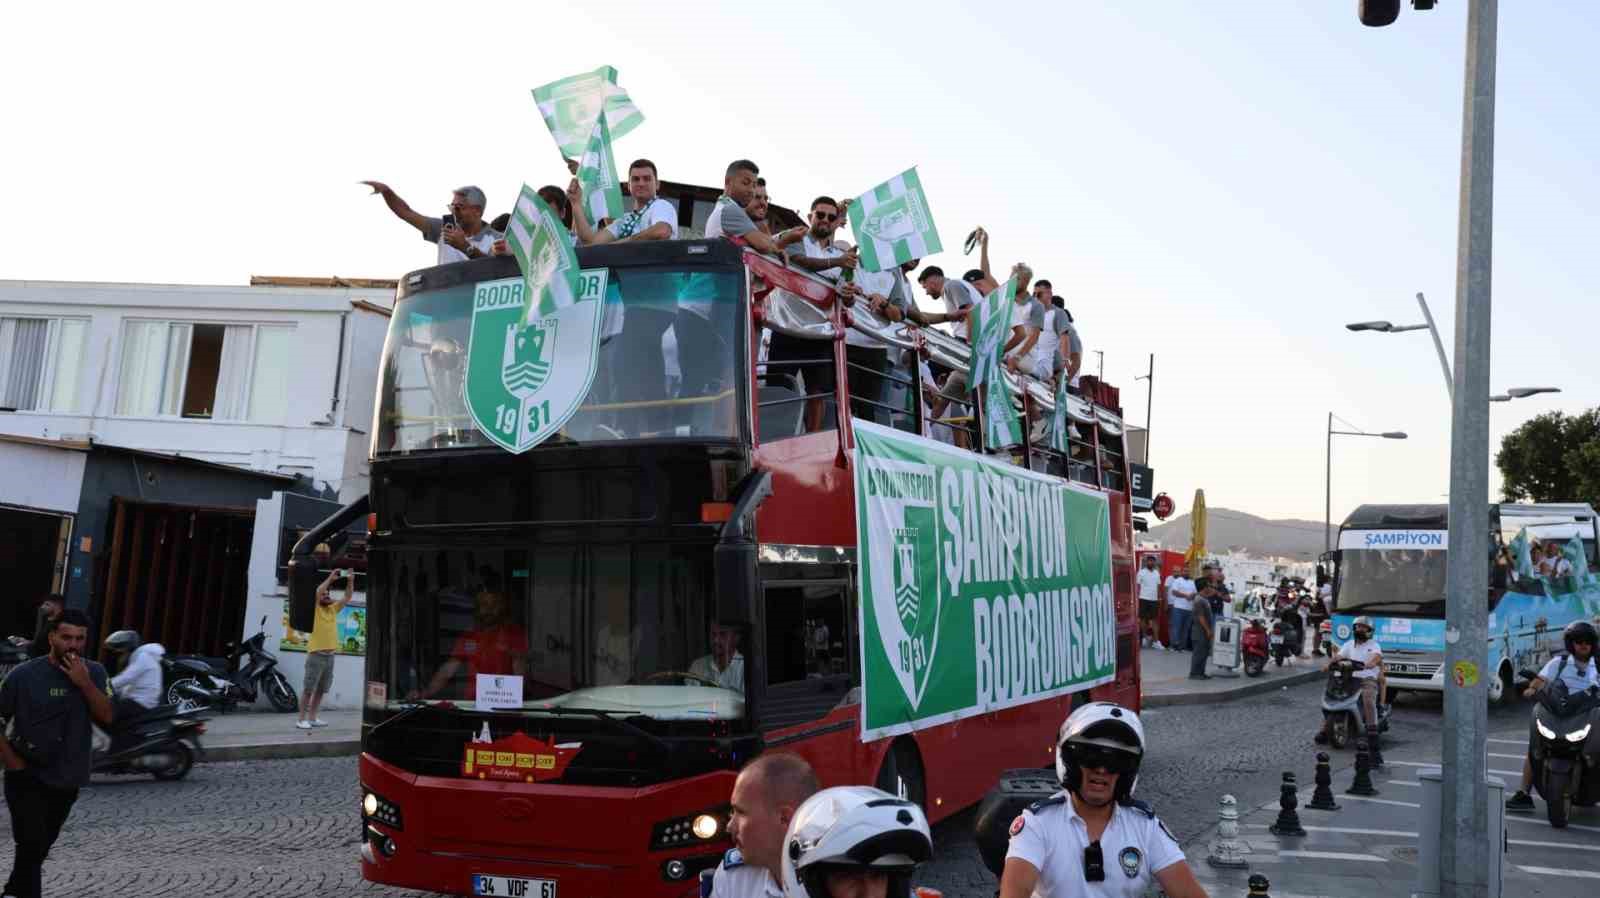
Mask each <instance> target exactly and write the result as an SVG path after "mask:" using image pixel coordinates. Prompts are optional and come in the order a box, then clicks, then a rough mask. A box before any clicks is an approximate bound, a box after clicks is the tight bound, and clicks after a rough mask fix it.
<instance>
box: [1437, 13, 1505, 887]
mask: <svg viewBox="0 0 1600 898" xmlns="http://www.w3.org/2000/svg"><path fill="white" fill-rule="evenodd" d="M1498 16H1499V2H1498V0H1470V2H1469V3H1468V6H1467V48H1466V76H1465V97H1464V102H1463V110H1462V122H1461V196H1460V210H1459V215H1460V221H1459V224H1458V226H1457V227H1458V230H1457V233H1456V334H1455V377H1454V378H1453V383H1454V390H1453V395H1452V396H1451V403H1452V405H1453V409H1452V412H1451V416H1450V549H1449V556H1448V560H1447V562H1446V570H1445V596H1446V601H1445V634H1444V641H1445V655H1444V658H1445V670H1444V746H1443V748H1444V752H1443V758H1442V761H1443V763H1442V771H1441V774H1442V779H1443V783H1442V787H1443V788H1442V790H1441V791H1442V794H1441V796H1440V798H1441V804H1440V820H1439V890H1440V895H1441V898H1485V896H1487V895H1488V894H1489V854H1488V851H1489V850H1498V847H1499V846H1491V845H1489V833H1488V819H1489V814H1488V798H1489V793H1488V788H1487V787H1486V785H1485V783H1484V777H1485V776H1486V775H1487V773H1488V771H1487V769H1486V767H1487V761H1488V758H1487V757H1486V756H1485V754H1484V751H1485V745H1486V743H1485V739H1486V738H1487V731H1488V723H1489V713H1488V704H1487V700H1488V696H1487V685H1486V683H1485V682H1484V678H1485V677H1489V676H1496V675H1497V674H1496V673H1495V672H1494V671H1490V670H1488V669H1487V667H1488V654H1489V651H1488V645H1489V639H1488V596H1489V569H1488V565H1487V564H1486V563H1485V561H1484V559H1486V558H1488V557H1489V546H1488V542H1489V342H1490V341H1489V324H1490V322H1489V312H1490V293H1489V287H1490V280H1489V277H1490V272H1491V261H1492V239H1493V224H1494V106H1495V38H1496V34H1495V30H1496V20H1497V18H1498ZM1486 849H1487V850H1486Z"/></svg>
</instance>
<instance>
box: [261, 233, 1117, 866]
mask: <svg viewBox="0 0 1600 898" xmlns="http://www.w3.org/2000/svg"><path fill="white" fill-rule="evenodd" d="M578 258H579V262H580V265H581V267H582V268H583V269H584V270H585V271H586V272H594V273H601V272H603V275H604V276H603V277H602V278H597V280H596V281H595V283H597V284H598V283H603V284H604V287H603V289H604V297H603V302H604V304H605V316H606V323H605V325H604V327H603V329H602V332H601V333H602V343H601V346H600V350H599V359H598V365H597V371H596V374H595V377H594V379H593V381H592V385H591V386H590V387H589V391H588V394H587V396H586V398H585V399H584V401H583V404H582V406H581V407H580V408H579V409H578V411H577V412H576V413H574V414H573V415H572V417H571V418H570V419H569V420H568V421H567V422H566V423H565V424H564V425H563V426H562V427H561V429H560V431H559V432H558V433H556V434H555V435H553V436H551V437H549V438H548V439H546V440H545V441H544V442H542V443H541V444H539V445H537V446H535V447H533V448H531V449H529V450H527V451H524V452H521V453H519V454H514V453H512V452H508V451H506V450H505V449H502V448H501V447H500V446H498V445H495V444H494V443H493V442H491V441H490V440H489V439H487V438H486V437H485V434H484V433H483V431H482V430H480V428H479V427H478V426H477V425H476V424H474V421H473V417H472V415H471V413H470V410H469V409H468V408H466V405H467V404H468V401H469V400H468V398H467V397H468V394H470V392H471V391H470V390H469V389H467V388H466V387H464V386H463V384H464V381H465V379H466V378H468V377H469V376H470V374H469V369H468V363H469V359H468V355H469V352H468V347H469V345H470V341H471V333H472V326H473V322H472V317H473V315H474V297H475V296H480V297H481V296H483V295H485V293H484V287H485V285H495V284H502V283H503V284H518V283H520V278H519V276H518V272H517V269H516V267H515V263H514V262H513V261H512V260H510V259H506V258H490V259H482V260H475V261H471V262H463V263H459V264H454V265H446V266H439V267H436V268H429V269H424V270H422V271H418V272H415V273H413V274H411V275H409V276H407V277H406V278H405V279H404V280H403V281H402V284H401V286H400V288H399V292H398V296H397V301H396V305H395V310H394V315H393V319H392V321H393V323H392V325H391V330H390V333H389V336H388V342H387V345H386V348H385V352H384V358H383V369H382V372H381V376H380V386H379V401H378V409H379V410H378V413H377V416H376V420H375V422H374V439H373V448H372V487H371V492H370V496H369V498H368V499H367V500H364V501H362V502H357V503H354V504H352V505H351V506H349V507H347V508H346V509H345V511H344V512H342V513H341V514H339V515H335V516H334V517H332V518H330V519H329V520H328V521H326V522H324V524H323V525H322V526H320V527H319V528H317V529H316V530H314V531H313V532H312V533H311V534H310V535H309V536H308V537H307V538H306V539H305V540H304V541H302V545H303V546H310V545H314V544H315V543H316V542H318V541H319V540H324V539H328V538H330V534H335V533H336V531H338V530H339V529H341V528H343V527H345V526H348V524H349V522H350V521H352V520H355V519H358V518H359V517H361V516H367V517H368V527H369V530H370V535H369V542H368V546H367V553H368V556H367V557H368V572H369V592H368V605H367V607H368V611H369V617H368V642H367V646H368V649H367V681H368V682H367V692H366V709H365V714H364V722H363V751H362V755H361V759H360V777H361V790H362V836H363V839H362V841H363V846H362V862H361V863H362V873H363V875H364V876H365V877H366V878H367V879H370V880H373V881H377V882H383V883H391V884H395V885H400V886H406V887H410V888H416V889H428V890H434V891H440V892H449V893H465V894H474V893H477V894H507V893H510V894H525V895H537V896H541V898H555V896H557V895H562V896H583V895H596V894H616V895H623V894H626V895H659V896H687V895H691V894H694V893H695V891H696V888H697V883H696V878H697V874H698V873H699V872H700V871H701V870H704V869H707V868H709V867H712V866H714V865H715V864H716V863H717V861H718V859H719V858H720V857H721V855H722V854H723V852H724V851H725V850H726V849H727V848H728V847H730V843H729V841H728V839H727V836H726V834H725V827H726V821H727V814H728V799H729V795H730V793H731V790H732V786H733V781H734V778H735V777H736V775H737V773H738V771H739V769H740V768H741V766H742V765H744V764H745V763H746V762H747V761H749V760H750V759H751V758H753V757H755V756H756V755H758V754H760V753H761V752H764V751H772V750H775V749H782V750H786V751H793V752H796V753H799V754H801V755H803V756H804V757H806V758H807V759H808V760H809V761H810V762H811V763H812V765H813V766H814V767H815V768H816V770H817V772H818V774H819V776H820V778H821V780H822V782H823V783H824V784H825V785H837V784H846V783H870V784H876V785H879V786H880V787H883V788H885V789H887V790H890V791H893V792H897V793H900V794H904V795H906V796H909V797H911V798H913V799H914V800H916V801H918V802H920V803H922V804H923V805H924V807H925V808H926V809H927V813H928V816H929V818H930V819H931V820H933V821H938V820H940V819H942V818H944V817H947V816H949V815H950V814H952V813H955V812H956V811H958V810H959V809H961V808H964V807H966V806H968V805H970V804H972V803H974V802H976V801H977V800H978V799H979V798H980V797H981V796H982V795H983V793H984V792H985V790H987V789H988V788H989V787H990V786H992V785H993V784H994V783H995V781H996V779H997V776H998V774H999V773H1000V772H1001V771H1002V770H1004V769H1006V768H1014V767H1030V766H1044V765H1048V764H1050V763H1051V759H1052V757H1053V755H1052V751H1053V742H1054V737H1055V733H1056V729H1057V727H1058V726H1059V725H1060V723H1061V720H1062V719H1063V717H1064V716H1065V715H1066V714H1067V713H1068V712H1069V710H1070V709H1071V707H1073V706H1074V705H1075V704H1077V703H1079V702H1082V701H1084V700H1086V699H1087V698H1088V697H1089V693H1090V691H1089V690H1085V691H1080V692H1078V693H1074V694H1067V695H1057V696H1054V697H1051V698H1048V699H1043V700H1039V701H1035V702H1031V703H1028V704H1022V705H1019V706H1016V707H1010V708H1006V709H1004V710H999V711H995V712H993V713H988V714H983V715H981V716H979V717H976V718H968V719H966V720H963V721H959V722H956V723H953V724H943V725H936V726H929V727H927V728H924V729H920V730H916V731H914V732H910V733H906V734H903V735H899V736H895V737H893V738H884V739H878V740H874V741H867V742H864V741H862V738H861V733H862V722H861V706H860V704H859V695H860V689H859V687H860V686H861V677H862V672H861V669H860V668H861V664H862V661H861V658H862V653H861V651H860V648H859V641H860V634H859V632H858V623H859V613H860V612H859V608H858V601H859V599H858V588H857V575H858V567H857V559H856V545H855V543H856V529H855V521H854V495H853V486H852V477H851V469H850V464H851V455H850V452H851V449H852V429H851V424H850V417H849V415H848V414H847V415H844V416H841V415H840V414H839V412H838V410H839V409H850V410H852V411H853V412H854V413H855V414H856V415H860V416H863V417H873V418H874V419H876V420H877V421H879V422H880V423H885V424H889V425H890V426H893V427H897V428H901V429H903V430H907V431H911V432H915V433H924V434H925V433H928V432H929V429H930V428H931V427H932V426H933V424H934V422H932V421H930V420H929V417H928V411H927V406H926V404H925V402H924V397H923V393H922V390H920V389H918V388H917V387H918V382H917V379H916V368H915V366H914V365H913V364H909V363H910V362H914V361H915V359H916V358H917V357H918V356H919V355H920V356H922V357H924V358H929V359H931V362H932V364H934V365H935V366H946V367H958V366H962V365H964V364H965V363H966V355H965V354H966V346H965V344H964V343H962V342H960V341H958V340H955V339H952V338H950V337H948V336H947V335H944V334H942V333H934V332H931V331H930V330H921V329H918V328H916V327H914V326H910V325H906V324H891V323H889V322H886V321H883V320H881V319H877V318H875V317H874V316H873V315H872V314H871V313H870V312H867V311H866V310H865V309H864V308H862V306H861V304H858V305H857V307H856V308H855V309H853V310H850V311H846V310H844V309H842V308H840V303H839V301H838V299H837V296H836V294H835V291H834V285H833V284H832V283H830V282H828V281H826V280H823V279H821V278H818V277H816V276H813V275H810V274H808V273H802V272H799V271H797V270H791V269H789V268H787V267H786V266H785V265H784V263H782V262H781V261H778V260H776V259H773V258H769V257H765V256H762V255H760V254H758V253H755V252H754V251H751V250H749V249H746V248H743V247H741V246H738V245H735V244H734V243H731V242H729V241H726V240H711V241H695V240H686V241H668V242H659V243H629V244H621V245H616V244H613V245H608V246H598V247H586V248H582V249H580V250H579V251H578ZM766 327H771V328H774V329H777V330H779V331H782V332H785V333H787V334H789V335H790V336H795V337H800V338H810V339H811V340H812V342H811V343H810V344H806V345H814V347H815V358H812V359H801V360H795V359H793V358H789V359H786V360H783V361H768V360H764V358H763V357H762V354H761V352H760V350H759V347H760V342H761V341H760V336H761V333H762V330H763V328H766ZM846 329H854V330H855V331H857V332H858V333H859V334H865V335H868V336H871V337H873V338H875V339H878V340H880V341H881V342H882V344H883V345H884V347H885V350H886V351H887V352H889V353H890V354H891V356H890V357H894V356H899V357H900V359H901V361H903V362H907V363H908V364H904V365H893V366H888V367H887V369H885V368H882V367H875V366H870V365H860V364H857V363H856V361H854V360H858V359H859V356H854V357H853V356H852V355H851V353H849V352H847V349H846V342H845V340H844V339H843V338H844V332H845V330H846ZM508 339H509V338H508ZM852 342H856V343H858V344H860V343H861V341H860V340H859V339H858V340H854V341H852ZM673 343H676V347H674V346H673ZM508 346H509V344H508ZM902 351H903V352H902ZM510 352H511V350H510V349H509V348H508V349H507V354H508V356H509V354H510ZM674 355H676V360H675V364H674V358H673V356H674ZM496 364H498V362H497V363H496ZM821 365H826V366H827V367H828V368H830V369H831V370H832V371H833V373H834V375H835V377H833V378H832V381H833V383H832V384H831V385H829V387H828V389H826V390H823V389H820V388H811V389H810V390H809V391H808V388H807V387H806V381H807V380H808V379H809V380H812V381H813V382H817V381H818V379H817V378H816V376H815V374H814V373H809V374H808V373H807V372H817V371H820V370H822V369H821V368H820V367H819V366H821ZM550 376H551V377H554V376H555V375H554V374H550ZM873 379H877V380H878V381H879V382H880V386H879V387H877V388H874V389H871V398H868V397H867V396H856V397H852V396H851V394H850V388H851V385H852V384H856V385H858V386H859V385H860V384H864V383H871V382H872V381H873ZM1086 384H1087V386H1086V388H1085V389H1084V391H1083V393H1084V396H1083V398H1081V399H1077V398H1075V399H1073V400H1072V403H1073V404H1072V407H1071V408H1070V409H1069V412H1070V415H1071V420H1072V422H1073V429H1072V433H1073V434H1074V436H1073V443H1072V447H1071V449H1070V451H1067V452H1055V451H1052V450H1050V449H1048V448H1045V447H1043V446H1039V445H1032V444H1025V445H1023V446H1021V447H1013V448H1011V449H1008V450H1004V455H1005V457H1008V458H1009V460H1010V461H1012V462H1013V463H1016V464H1024V465H1028V466H1030V467H1032V468H1033V469H1034V470H1037V471H1044V472H1048V473H1053V474H1056V475H1058V476H1062V477H1064V478H1067V479H1070V480H1074V481H1076V482H1078V483H1080V484H1084V485H1087V486H1089V487H1091V488H1093V489H1096V490H1100V491H1103V492H1104V493H1105V494H1106V495H1107V496H1108V498H1109V509H1110V521H1111V539H1110V545H1111V555H1112V574H1111V578H1112V582H1113V584H1114V588H1113V591H1114V594H1115V599H1114V601H1115V617H1116V662H1115V672H1114V679H1113V680H1112V681H1111V682H1107V683H1103V684H1101V685H1099V686H1096V687H1094V688H1093V690H1092V695H1093V697H1094V698H1104V699H1109V700H1113V701H1118V702H1120V703H1122V704H1124V705H1127V706H1129V707H1134V708H1137V707H1138V705H1139V689H1138V683H1139V678H1138V669H1137V665H1138V641H1137V635H1136V634H1137V620H1136V618H1137V614H1136V610H1135V601H1134V596H1133V591H1132V584H1133V573H1134V569H1133V558H1134V555H1133V545H1132V520H1131V510H1130V501H1131V497H1130V495H1129V491H1128V482H1129V480H1128V471H1127V462H1126V459H1125V456H1124V453H1123V449H1122V432H1121V414H1120V409H1119V408H1118V405H1117V402H1116V400H1115V396H1116V393H1115V390H1113V389H1111V388H1109V387H1105V386H1104V385H1100V384H1095V383H1093V382H1090V381H1087V380H1086ZM1012 386H1013V394H1014V396H1015V400H1016V402H1017V403H1018V405H1019V406H1020V407H1021V409H1022V410H1023V412H1024V414H1025V415H1026V420H1027V422H1028V423H1029V424H1030V425H1031V424H1032V422H1034V421H1035V420H1037V419H1038V418H1039V417H1040V416H1042V415H1045V414H1047V413H1048V411H1049V407H1050V400H1051V398H1052V397H1051V392H1050V390H1049V388H1048V387H1047V386H1045V385H1042V384H1038V383H1034V382H1031V381H1030V380H1028V379H1026V378H1023V379H1020V380H1017V381H1015V382H1013V384H1012ZM858 392H863V391H862V390H860V389H858ZM818 404H820V405H821V407H822V411H823V414H822V415H821V416H820V420H821V422H822V425H821V429H813V430H808V429H807V419H808V417H810V416H809V415H808V413H807V408H808V407H811V408H815V407H816V406H817V405H818ZM841 417H842V418H843V422H844V423H843V426H842V427H841V426H840V424H839V421H840V419H841ZM815 420H817V419H813V424H814V421H815ZM944 424H945V425H946V426H949V427H951V428H953V429H954V430H955V431H960V430H963V429H964V430H965V431H966V436H965V437H964V438H958V439H963V440H965V444H966V445H974V446H975V445H979V435H978V433H977V428H975V427H973V426H972V422H971V421H970V416H968V417H964V418H953V419H952V420H950V421H947V422H944ZM1028 429H1029V430H1032V428H1031V427H1030V428H1028ZM298 561H299V558H298V557H297V559H296V562H297V563H298ZM296 571H298V567H296ZM302 579H303V578H302V577H301V575H300V574H298V573H296V574H294V575H293V576H292V578H291V582H292V583H294V584H296V585H295V587H294V596H295V603H296V604H295V608H296V611H295V613H296V614H305V613H306V611H305V609H306V608H307V607H308V606H307V603H308V602H309V598H308V597H307V589H306V587H305V586H304V584H303V583H302ZM518 691H520V694H517V692H518Z"/></svg>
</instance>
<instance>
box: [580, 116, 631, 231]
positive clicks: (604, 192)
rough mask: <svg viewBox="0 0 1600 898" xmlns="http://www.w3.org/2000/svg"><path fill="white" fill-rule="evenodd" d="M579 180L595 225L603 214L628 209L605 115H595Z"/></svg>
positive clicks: (615, 215) (619, 213)
mask: <svg viewBox="0 0 1600 898" xmlns="http://www.w3.org/2000/svg"><path fill="white" fill-rule="evenodd" d="M578 183H579V184H580V185H582V186H583V196H584V201H585V202H586V203H587V204H588V213H589V220H590V221H591V222H594V223H595V224H596V225H598V224H599V222H600V220H601V219H602V218H621V217H622V213H623V212H625V211H627V210H626V209H625V208H624V207H623V205H622V188H621V186H620V185H621V179H620V178H618V177H617V163H616V160H615V159H613V158H612V155H611V130H610V128H609V127H607V125H606V116H603V115H602V116H600V117H599V118H597V119H595V122H594V132H593V133H592V134H591V135H590V136H589V146H588V148H586V149H585V150H584V151H583V158H582V159H580V160H578Z"/></svg>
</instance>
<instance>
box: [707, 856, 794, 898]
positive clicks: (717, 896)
mask: <svg viewBox="0 0 1600 898" xmlns="http://www.w3.org/2000/svg"><path fill="white" fill-rule="evenodd" d="M707 873H709V874H710V875H706V874H705V873H703V874H701V875H700V898H783V887H782V886H780V885H778V882H777V880H775V879H773V878H772V874H771V873H768V872H767V871H766V870H765V869H763V868H761V867H752V866H750V865H748V864H746V863H745V862H744V856H743V855H741V854H740V853H739V849H737V848H729V849H728V853H727V854H724V855H723V856H722V863H720V864H718V865H717V869H716V870H715V871H707Z"/></svg>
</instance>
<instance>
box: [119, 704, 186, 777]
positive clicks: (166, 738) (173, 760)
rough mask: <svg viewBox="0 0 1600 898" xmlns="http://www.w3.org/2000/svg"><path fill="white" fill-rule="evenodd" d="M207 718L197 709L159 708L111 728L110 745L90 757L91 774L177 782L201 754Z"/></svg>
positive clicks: (173, 705) (176, 706)
mask: <svg viewBox="0 0 1600 898" xmlns="http://www.w3.org/2000/svg"><path fill="white" fill-rule="evenodd" d="M206 719H207V718H205V717H201V716H200V715H199V714H198V709H193V710H184V709H182V708H180V707H179V706H178V705H176V704H171V705H160V706H158V707H155V708H151V709H149V710H148V711H145V712H143V713H141V714H135V715H133V716H132V717H129V718H127V719H126V720H119V721H116V722H115V723H113V724H112V729H111V733H110V736H111V745H110V746H109V747H107V748H106V749H105V750H104V751H97V752H95V753H94V757H93V760H92V761H91V767H90V770H91V771H92V772H94V773H111V774H129V773H148V774H150V775H151V776H153V777H155V778H156V779H158V780H181V779H183V778H184V777H185V776H187V775H188V774H189V770H190V769H191V768H192V767H194V764H195V761H197V760H199V759H200V757H201V754H202V749H201V748H200V736H201V734H203V733H204V732H205V731H206V725H205V721H206Z"/></svg>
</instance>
